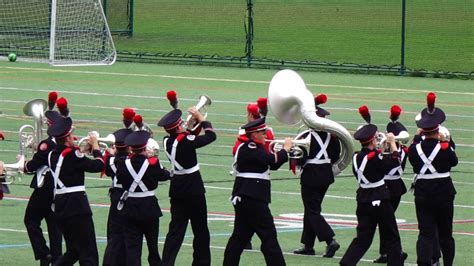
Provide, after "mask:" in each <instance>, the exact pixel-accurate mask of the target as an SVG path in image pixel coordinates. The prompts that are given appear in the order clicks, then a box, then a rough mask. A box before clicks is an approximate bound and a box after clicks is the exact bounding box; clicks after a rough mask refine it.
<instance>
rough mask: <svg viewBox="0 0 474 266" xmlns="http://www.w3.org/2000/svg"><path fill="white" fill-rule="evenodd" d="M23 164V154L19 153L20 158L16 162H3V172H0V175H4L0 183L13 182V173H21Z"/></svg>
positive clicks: (8, 183)
mask: <svg viewBox="0 0 474 266" xmlns="http://www.w3.org/2000/svg"><path fill="white" fill-rule="evenodd" d="M24 166H25V156H24V155H20V158H19V160H18V162H16V163H12V164H3V165H2V168H3V173H0V175H4V177H2V178H1V179H0V184H4V185H10V184H12V183H14V182H15V175H16V174H22V173H23V168H24Z"/></svg>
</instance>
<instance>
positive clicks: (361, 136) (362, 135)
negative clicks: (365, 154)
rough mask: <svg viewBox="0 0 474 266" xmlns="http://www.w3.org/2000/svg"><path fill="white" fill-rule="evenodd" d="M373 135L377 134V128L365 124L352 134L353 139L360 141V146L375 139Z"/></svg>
mask: <svg viewBox="0 0 474 266" xmlns="http://www.w3.org/2000/svg"><path fill="white" fill-rule="evenodd" d="M375 133H377V126H376V125H374V124H367V125H364V126H362V127H361V128H359V129H358V130H357V131H356V132H355V133H354V138H355V139H356V140H358V141H360V143H361V144H365V143H368V142H370V141H372V140H373V139H374V138H375Z"/></svg>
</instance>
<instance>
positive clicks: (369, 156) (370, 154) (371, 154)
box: [367, 151, 378, 160]
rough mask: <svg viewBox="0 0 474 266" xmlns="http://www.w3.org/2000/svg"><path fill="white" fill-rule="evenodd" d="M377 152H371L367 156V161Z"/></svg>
mask: <svg viewBox="0 0 474 266" xmlns="http://www.w3.org/2000/svg"><path fill="white" fill-rule="evenodd" d="M377 153H378V151H371V152H369V153H368V154H367V160H372V159H373V158H374V157H375V156H376V155H377Z"/></svg>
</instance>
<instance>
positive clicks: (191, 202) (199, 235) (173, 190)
mask: <svg viewBox="0 0 474 266" xmlns="http://www.w3.org/2000/svg"><path fill="white" fill-rule="evenodd" d="M167 96H168V99H169V100H170V103H171V105H172V106H173V108H175V109H174V110H172V111H170V112H168V113H167V114H166V115H165V116H163V117H162V118H161V119H160V121H159V122H158V126H160V127H163V128H164V129H165V130H166V132H167V133H168V134H169V136H165V137H164V141H163V142H164V145H163V147H164V150H165V152H166V155H167V156H168V159H169V160H170V162H171V184H170V191H169V196H170V203H171V221H170V224H169V230H168V234H167V235H166V240H165V246H164V248H163V264H164V265H174V264H175V260H176V256H177V255H178V252H179V248H180V247H181V244H182V243H183V239H184V236H185V233H186V227H187V226H188V221H191V226H192V230H193V234H194V240H193V249H194V253H193V265H210V264H211V250H210V234H209V228H208V225H207V203H206V197H205V192H206V191H205V188H204V183H203V181H202V177H201V173H200V171H199V163H198V161H197V156H196V150H197V149H199V148H201V147H204V146H206V145H208V144H210V143H211V142H213V141H215V140H216V133H215V132H214V129H213V128H212V125H211V123H210V122H208V121H205V119H204V117H203V115H202V114H201V113H200V112H199V111H198V110H197V109H196V108H195V107H191V108H190V109H189V110H188V112H189V113H190V114H191V115H192V118H193V119H194V120H195V121H197V122H198V123H200V125H201V128H202V129H203V131H204V135H194V134H190V133H189V132H188V131H186V129H184V128H183V126H182V124H183V121H182V120H181V114H182V113H181V110H179V109H177V98H176V92H174V91H169V92H168V93H167Z"/></svg>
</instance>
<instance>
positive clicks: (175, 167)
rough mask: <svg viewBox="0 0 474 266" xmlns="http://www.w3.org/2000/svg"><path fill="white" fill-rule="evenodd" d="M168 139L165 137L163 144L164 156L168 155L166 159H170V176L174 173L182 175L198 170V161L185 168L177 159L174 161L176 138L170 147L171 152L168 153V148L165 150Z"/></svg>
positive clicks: (176, 145)
mask: <svg viewBox="0 0 474 266" xmlns="http://www.w3.org/2000/svg"><path fill="white" fill-rule="evenodd" d="M168 139H169V138H165V140H164V143H163V144H164V146H165V153H166V156H167V157H168V159H169V160H170V162H171V166H172V167H171V171H170V176H173V175H174V174H178V175H184V174H191V173H194V172H197V171H198V170H199V163H198V164H196V165H195V166H193V167H191V168H187V169H185V168H184V167H182V166H181V165H180V164H179V163H178V162H177V161H176V150H177V147H178V143H179V142H178V139H177V138H176V139H175V140H174V142H173V146H172V147H171V154H170V153H168V150H167V145H166V144H167V142H168Z"/></svg>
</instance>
